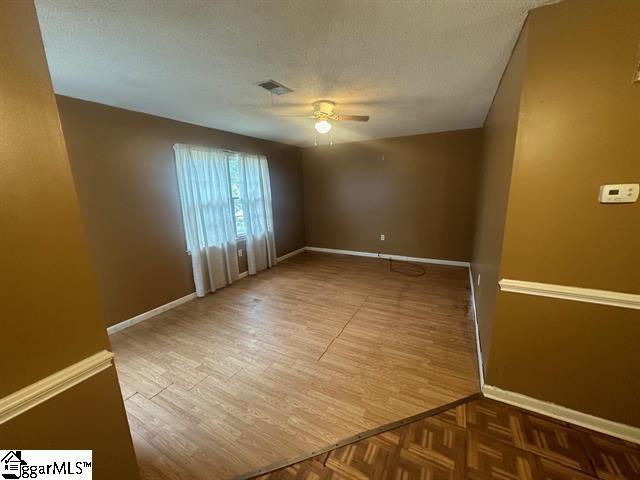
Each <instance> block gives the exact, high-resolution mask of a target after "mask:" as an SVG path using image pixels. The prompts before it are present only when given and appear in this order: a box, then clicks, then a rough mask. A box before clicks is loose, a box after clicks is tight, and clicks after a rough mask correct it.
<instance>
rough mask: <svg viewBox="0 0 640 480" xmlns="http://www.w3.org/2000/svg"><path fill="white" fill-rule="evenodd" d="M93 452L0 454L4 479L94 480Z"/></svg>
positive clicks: (60, 451)
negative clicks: (92, 479)
mask: <svg viewBox="0 0 640 480" xmlns="http://www.w3.org/2000/svg"><path fill="white" fill-rule="evenodd" d="M92 462H93V459H92V451H91V450H0V475H2V479H6V480H16V479H20V478H37V479H40V480H54V479H55V480H66V479H74V480H90V479H91V478H92V477H93V476H92V473H93V470H92V467H93V465H92Z"/></svg>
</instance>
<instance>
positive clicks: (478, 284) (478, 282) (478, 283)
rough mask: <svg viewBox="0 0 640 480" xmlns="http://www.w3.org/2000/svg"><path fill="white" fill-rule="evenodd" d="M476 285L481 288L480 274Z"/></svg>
mask: <svg viewBox="0 0 640 480" xmlns="http://www.w3.org/2000/svg"><path fill="white" fill-rule="evenodd" d="M476 285H477V286H478V287H479V286H480V274H478V280H477V281H476Z"/></svg>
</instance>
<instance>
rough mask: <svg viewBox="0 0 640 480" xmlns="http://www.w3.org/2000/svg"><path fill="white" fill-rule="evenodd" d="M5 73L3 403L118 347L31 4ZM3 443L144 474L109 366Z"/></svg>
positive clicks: (36, 412)
mask: <svg viewBox="0 0 640 480" xmlns="http://www.w3.org/2000/svg"><path fill="white" fill-rule="evenodd" d="M0 71H2V74H1V75H0V95H1V97H0V98H1V104H0V105H1V108H0V171H1V172H2V173H1V174H0V192H2V199H1V200H0V225H2V227H1V228H2V233H0V251H1V252H2V268H0V275H1V277H0V278H1V280H2V284H1V285H2V288H0V295H1V298H0V303H1V304H2V323H1V324H0V328H1V331H2V338H3V342H2V348H0V372H1V376H2V381H1V382H0V398H2V397H4V396H5V395H8V394H11V393H13V392H15V391H17V390H19V389H20V388H22V387H25V386H27V385H29V384H31V383H34V382H36V381H38V380H40V379H42V378H44V377H46V376H48V375H50V374H52V373H54V372H56V371H58V370H61V369H63V368H65V367H68V366H70V365H72V364H74V363H76V362H78V361H80V360H82V359H84V358H85V357H87V356H90V355H92V354H94V353H96V352H98V351H100V350H103V349H108V348H110V346H109V341H108V338H107V336H106V332H105V328H104V322H103V319H102V316H101V312H100V305H99V301H98V295H97V291H96V287H95V279H94V275H93V273H92V269H91V265H90V262H89V252H88V249H87V245H86V243H85V239H84V234H83V231H82V223H81V219H80V211H79V208H78V202H77V199H76V194H75V190H74V186H73V180H72V176H71V171H70V168H69V162H68V159H67V152H66V149H65V144H64V139H63V136H62V130H61V127H60V121H59V118H58V112H57V110H56V103H55V99H54V96H53V90H52V88H51V81H50V78H49V72H48V69H47V64H46V59H45V56H44V49H43V45H42V40H41V37H40V31H39V27H38V21H37V17H36V11H35V7H34V5H33V3H32V2H30V1H24V0H20V1H17V0H16V1H5V2H3V4H2V15H0ZM83 392H84V394H83ZM43 412H47V415H45V416H43V415H42V413H43ZM80 413H81V414H80ZM87 418H90V419H91V421H90V422H88V421H86V419H87ZM83 419H84V420H83ZM85 422H86V423H85ZM52 425H58V426H60V429H59V430H51V429H49V428H48V427H49V426H52ZM76 428H77V430H76ZM67 429H68V432H71V431H76V432H80V433H82V436H76V437H75V438H72V436H73V435H72V434H71V433H64V431H65V430H67ZM0 443H1V444H0V448H3V449H4V448H24V449H33V448H40V447H42V446H44V445H48V446H49V448H54V447H55V448H59V449H65V448H93V449H94V455H95V459H96V463H99V464H100V466H99V467H96V476H95V477H94V478H97V479H107V478H123V479H133V478H137V469H136V466H135V458H134V456H133V447H132V444H131V437H130V435H129V430H128V426H127V420H126V417H125V414H124V406H123V403H122V397H121V396H120V389H119V387H118V382H117V379H116V374H115V369H114V368H113V367H111V368H109V369H108V370H106V371H105V372H104V373H102V374H100V375H99V376H96V377H93V378H91V379H90V380H88V381H86V383H83V384H80V385H78V386H76V387H73V388H71V389H70V390H68V391H66V392H65V393H62V394H60V395H59V396H57V397H56V398H55V399H53V400H49V401H47V402H45V403H44V404H42V405H41V406H40V407H37V408H35V409H33V410H30V411H28V412H27V413H24V414H22V415H20V416H18V417H15V418H14V419H12V420H9V421H8V422H6V423H4V424H2V425H0Z"/></svg>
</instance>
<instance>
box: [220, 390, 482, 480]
mask: <svg viewBox="0 0 640 480" xmlns="http://www.w3.org/2000/svg"><path fill="white" fill-rule="evenodd" d="M481 396H482V394H481V393H473V394H471V395H468V396H466V397H464V398H461V399H459V400H455V401H453V402H449V403H447V404H445V405H441V406H439V407H436V408H433V409H431V410H427V411H425V412H421V413H418V414H417V415H413V416H411V417H407V418H403V419H401V420H397V421H395V422H391V423H387V424H386V425H382V426H380V427H376V428H373V429H371V430H367V431H366V432H362V433H359V434H357V435H353V436H351V437H348V438H345V439H342V440H340V441H338V442H336V443H332V444H329V445H327V446H326V447H322V448H319V449H317V450H314V451H313V452H310V453H305V454H302V455H297V456H295V457H292V458H289V459H288V460H285V461H282V462H277V463H274V464H271V465H267V466H265V467H263V468H260V469H257V470H253V471H251V472H247V473H243V474H242V475H237V476H235V477H233V479H232V480H247V479H250V478H254V477H258V476H260V475H264V474H266V473H270V472H273V471H275V470H280V469H281V468H285V467H288V466H289V465H293V464H294V463H298V462H302V461H304V460H308V459H310V458H312V457H316V456H318V455H322V454H323V453H326V452H328V451H331V450H335V449H337V448H340V447H344V446H345V445H349V444H350V443H355V442H357V441H359V440H363V439H365V438H369V437H372V436H374V435H378V434H380V433H384V432H388V431H389V430H393V429H394V428H398V427H402V426H403V425H406V424H408V423H412V422H415V421H418V420H421V419H423V418H426V417H431V416H433V415H437V414H439V413H442V412H444V411H446V410H449V409H451V408H454V407H457V406H458V405H461V404H463V403H467V402H470V401H472V400H475V399H477V398H480V397H481Z"/></svg>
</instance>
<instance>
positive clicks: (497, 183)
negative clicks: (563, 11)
mask: <svg viewBox="0 0 640 480" xmlns="http://www.w3.org/2000/svg"><path fill="white" fill-rule="evenodd" d="M527 34H528V26H527V25H525V26H524V28H523V29H522V32H521V33H520V38H519V39H518V42H517V43H516V46H515V48H514V50H513V53H512V55H511V61H510V62H509V64H508V65H507V68H506V70H505V72H504V74H503V76H502V79H501V80H500V85H499V87H498V90H497V91H496V94H495V97H494V99H493V103H492V104H491V108H490V110H489V113H488V115H487V119H486V120H485V123H484V127H483V142H482V154H481V159H482V161H481V169H480V174H479V176H478V182H479V187H478V197H477V205H478V206H477V212H478V213H477V220H476V223H475V226H476V233H475V240H474V246H473V261H472V263H471V267H472V273H473V275H472V277H473V282H474V293H475V300H476V318H477V322H478V330H479V332H478V333H479V336H480V349H481V352H482V359H483V362H484V364H485V365H486V361H487V358H488V353H489V345H490V344H491V327H492V321H493V317H494V313H495V304H496V293H497V290H498V280H500V278H499V276H500V260H501V256H502V238H503V235H504V225H505V221H506V216H507V203H508V200H509V185H510V181H511V169H512V167H513V152H514V149H515V144H516V132H517V128H518V113H519V111H520V93H521V89H522V77H523V70H524V61H525V54H526V47H527ZM478 279H480V282H479V283H478Z"/></svg>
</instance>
